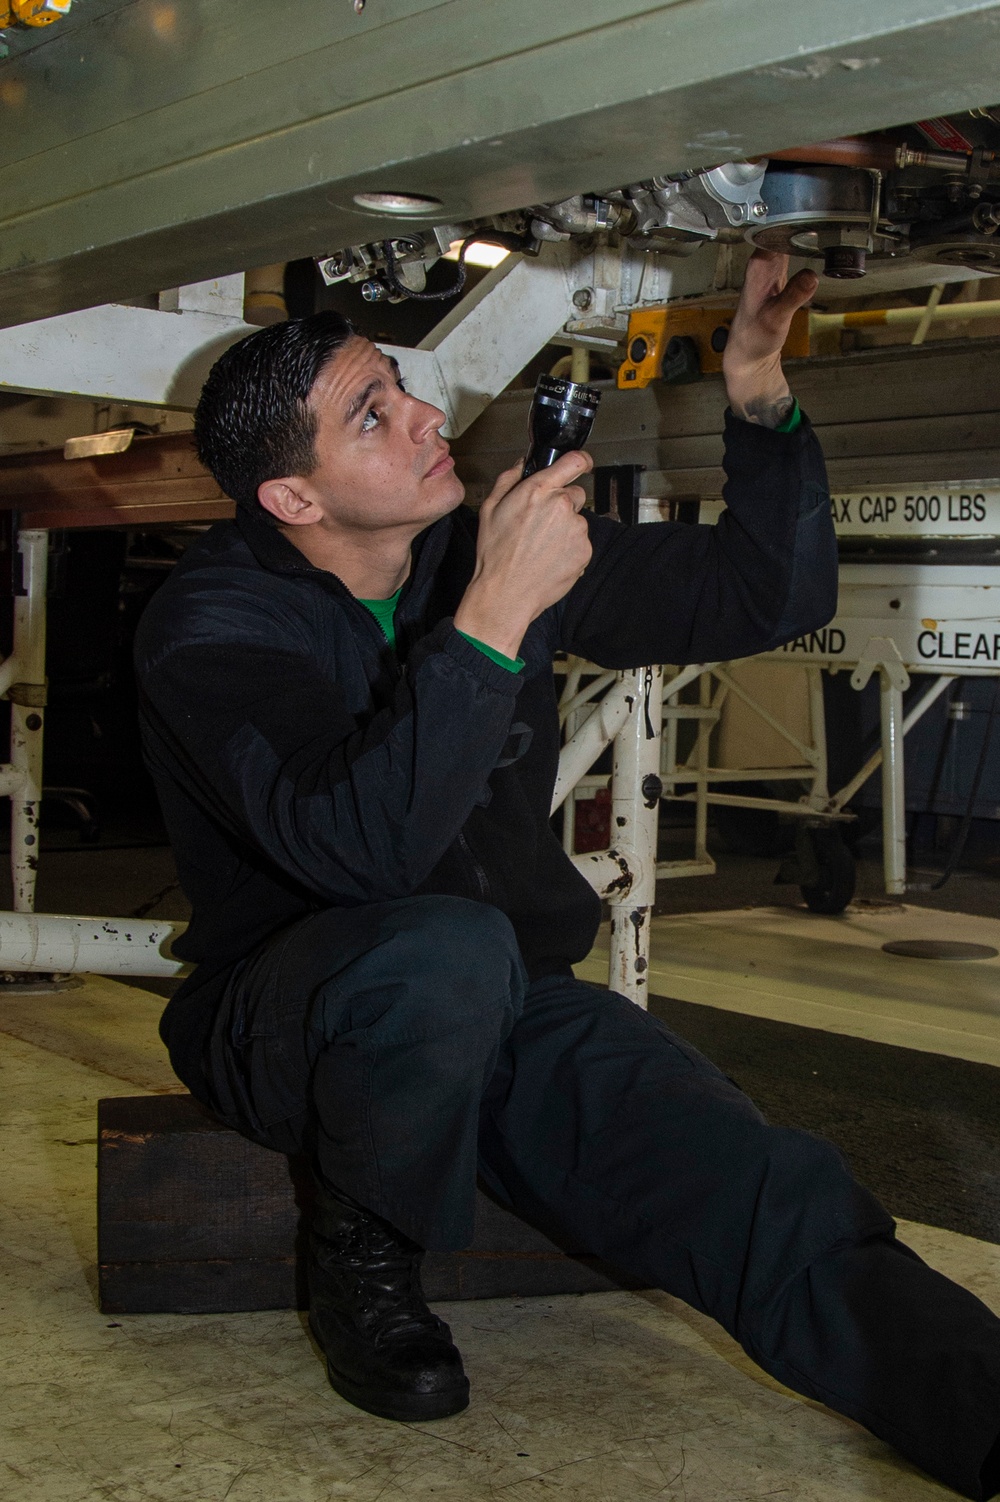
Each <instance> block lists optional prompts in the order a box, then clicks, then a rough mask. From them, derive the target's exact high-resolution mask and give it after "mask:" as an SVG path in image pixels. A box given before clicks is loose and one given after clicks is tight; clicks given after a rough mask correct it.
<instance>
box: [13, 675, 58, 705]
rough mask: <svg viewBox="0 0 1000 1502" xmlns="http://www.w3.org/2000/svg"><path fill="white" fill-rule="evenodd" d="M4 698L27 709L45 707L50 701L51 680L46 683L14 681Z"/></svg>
mask: <svg viewBox="0 0 1000 1502" xmlns="http://www.w3.org/2000/svg"><path fill="white" fill-rule="evenodd" d="M4 698H6V699H9V700H10V702H11V703H12V704H20V705H21V706H22V707H23V708H25V709H44V708H45V706H46V704H48V702H49V681H48V679H47V678H46V680H45V682H44V683H12V684H11V686H10V688H9V689H8V690H7V692H6V694H5V695H4Z"/></svg>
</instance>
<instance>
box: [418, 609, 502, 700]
mask: <svg viewBox="0 0 1000 1502" xmlns="http://www.w3.org/2000/svg"><path fill="white" fill-rule="evenodd" d="M430 652H444V653H445V654H446V655H447V656H449V657H451V658H452V659H453V660H454V661H455V662H457V663H458V665H459V667H461V668H464V669H465V671H466V672H467V673H470V674H471V675H472V676H473V677H474V678H476V679H478V680H479V682H480V683H481V684H482V685H483V687H484V688H489V689H494V690H496V691H497V692H499V693H502V694H507V695H509V696H511V697H513V696H514V695H516V693H517V691H518V689H519V688H520V686H521V683H522V681H523V675H522V674H521V673H519V672H511V670H510V668H507V667H502V666H501V665H500V663H498V662H494V661H493V660H492V659H491V658H490V657H488V656H487V655H486V653H485V652H484V651H483V650H482V648H481V647H476V646H473V644H472V642H471V641H470V639H469V638H468V637H466V636H463V635H462V633H461V631H459V630H458V628H457V627H456V626H455V624H454V622H453V621H452V620H451V619H447V620H443V621H439V622H438V624H437V625H436V626H435V627H434V630H433V631H431V632H430V633H429V634H428V635H427V636H425V637H424V639H423V641H421V642H420V643H419V645H418V647H417V648H416V649H415V651H414V652H412V653H411V654H410V656H411V660H413V659H414V658H416V659H417V660H418V661H422V660H423V658H424V657H426V656H427V655H428V653H430ZM414 665H416V664H414Z"/></svg>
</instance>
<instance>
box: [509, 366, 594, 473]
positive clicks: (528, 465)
mask: <svg viewBox="0 0 1000 1502" xmlns="http://www.w3.org/2000/svg"><path fill="white" fill-rule="evenodd" d="M600 400H601V393H600V392H599V391H597V390H595V388H594V387H593V386H584V385H582V384H581V383H580V382H579V381H563V380H560V379H559V377H558V376H548V375H543V376H539V377H538V380H537V381H536V383H535V394H534V396H533V397H532V399H531V410H530V411H529V413H528V438H529V440H530V442H529V446H528V457H527V459H525V461H524V471H523V473H522V475H521V478H522V479H527V477H528V475H533V474H534V473H535V472H536V470H539V469H548V467H549V465H550V464H555V462H556V460H557V459H559V458H561V457H562V455H563V454H568V453H569V452H570V451H571V450H572V449H582V448H583V445H584V444H585V443H586V441H587V439H588V438H589V437H590V430H591V428H592V427H593V426H594V418H595V417H596V415H597V406H598V403H599V402H600Z"/></svg>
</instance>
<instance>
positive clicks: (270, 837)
mask: <svg viewBox="0 0 1000 1502" xmlns="http://www.w3.org/2000/svg"><path fill="white" fill-rule="evenodd" d="M725 467H726V473H727V477H728V478H727V484H726V489H725V497H726V501H727V504H728V509H727V510H726V512H725V513H724V514H723V516H722V518H721V520H720V521H719V523H718V525H717V526H715V527H707V526H687V525H682V524H674V523H669V522H662V523H653V524H650V525H643V526H639V527H632V528H628V527H622V526H619V525H618V523H617V522H614V521H611V520H609V519H608V518H606V517H596V516H593V515H590V514H588V525H589V527H590V533H591V541H592V543H593V558H592V560H591V562H590V564H589V566H588V568H587V570H586V573H585V574H584V575H583V577H582V578H581V579H580V580H579V581H578V582H577V583H576V584H575V585H574V586H573V588H572V589H571V590H570V592H569V594H568V595H566V597H565V598H564V599H563V600H561V601H560V602H559V604H557V605H554V606H553V607H552V608H551V609H549V610H547V611H546V612H545V614H544V615H542V616H541V617H539V619H538V620H537V621H535V622H534V624H533V625H532V626H531V628H530V629H529V631H528V634H527V636H526V637H525V640H524V643H523V645H522V647H521V656H522V657H523V658H524V659H525V668H524V670H523V672H522V673H521V674H517V675H515V674H513V673H510V672H508V671H507V670H506V669H505V668H503V667H501V666H498V665H497V664H495V663H493V662H491V661H490V659H489V658H488V657H486V656H485V655H484V654H483V653H482V652H480V651H478V650H477V649H476V648H475V647H474V646H472V645H471V644H470V643H469V642H467V641H466V640H465V639H464V638H463V637H462V636H461V635H460V634H459V633H458V632H457V631H456V630H455V627H454V625H453V624H452V619H451V617H452V615H453V613H454V611H455V609H456V608H457V606H458V603H459V601H460V600H461V598H462V594H463V591H464V590H465V587H466V585H467V584H468V582H469V579H470V578H471V576H472V571H473V566H474V562H475V547H476V517H475V515H474V514H473V513H472V512H471V511H469V510H467V509H466V508H465V507H462V508H460V509H459V510H458V511H456V512H454V513H453V514H452V515H450V516H448V517H445V518H444V519H443V520H441V521H439V522H436V523H435V524H434V525H433V526H431V527H429V528H428V529H427V530H426V531H425V532H424V533H423V534H422V535H421V536H420V537H419V538H418V539H417V541H416V543H415V544H414V561H413V567H412V569H411V573H410V577H409V579H408V580H407V582H406V584H405V585H404V587H403V592H402V596H401V598H400V601H399V606H398V608H397V613H396V628H397V650H396V652H393V651H392V650H391V649H390V648H389V646H388V643H387V642H386V640H385V638H384V636H383V635H382V632H381V630H380V629H379V627H378V625H377V623H376V621H375V619H374V617H373V616H372V615H371V614H370V612H369V611H368V610H366V609H365V607H364V606H363V605H361V604H359V603H358V601H357V600H356V599H355V598H354V597H353V596H352V595H351V594H350V592H349V591H348V590H347V589H346V587H345V586H344V585H343V584H342V583H341V581H340V580H339V579H338V578H336V577H335V576H334V575H333V574H330V573H327V572H324V571H322V570H319V569H316V568H314V567H313V566H312V565H311V564H309V563H308V562H307V561H306V559H305V558H304V557H303V555H302V554H301V553H300V552H299V551H298V549H296V548H295V547H294V546H293V545H292V544H291V543H290V542H288V541H287V540H286V539H285V538H284V537H283V536H282V535H281V533H280V532H278V531H277V530H276V529H275V528H273V527H271V526H270V525H269V524H268V523H267V521H265V520H264V519H257V518H254V517H252V516H246V517H244V516H242V515H241V517H240V518H239V520H238V521H236V522H223V523H220V524H219V525H217V526H215V527H213V528H212V529H211V530H210V531H209V532H208V534H207V535H206V536H205V537H204V538H203V539H202V540H200V541H199V542H198V543H196V544H195V545H194V546H193V547H192V548H191V549H190V550H189V551H188V552H187V553H186V554H185V556H184V557H183V558H182V560H181V561H180V563H179V564H178V565H177V568H176V569H175V570H174V573H173V575H172V577H171V578H170V579H169V581H168V582H167V583H166V584H165V585H164V586H163V588H162V589H160V590H159V591H158V593H157V594H156V595H155V596H154V598H153V600H152V602H151V604H150V606H149V608H148V609H147V611H146V613H145V615H144V617H143V620H142V622H141V624H140V628H139V633H138V637H137V641H136V665H137V672H138V679H139V685H140V709H141V718H142V728H143V737H144V744H145V749H146V755H147V759H148V763H149V766H150V769H151V771H152V774H153V777H154V779H155V781H156V785H157V789H158V792H159V795H160V800H161V803H162V807H163V813H164V817H165V819H166V822H167V828H168V830H169V833H170V838H171V841H172V843H173V847H174V851H175V854H176V857H177V863H178V870H179V874H180V880H181V884H182V886H183V889H184V891H185V893H186V894H187V896H188V898H189V899H190V901H191V904H192V907H193V917H192V922H191V926H190V928H189V929H188V931H187V933H186V934H185V935H184V937H183V939H182V940H181V941H180V942H179V943H178V944H177V945H176V949H177V952H178V953H179V954H180V955H181V956H182V957H184V958H185V959H189V960H193V961H196V962H197V965H198V968H197V969H196V971H195V973H194V975H193V976H192V977H190V978H189V979H188V980H187V981H186V982H185V983H184V985H183V986H182V987H181V989H180V990H179V991H178V992H177V993H176V995H175V996H174V997H173V999H172V1000H171V1002H170V1005H169V1006H168V1008H167V1010H166V1012H165V1014H164V1019H163V1024H162V1029H161V1030H162V1033H163V1037H164V1039H165V1040H166V1042H167V1043H168V1046H169V1048H170V1053H171V1058H172V1060H173V1063H174V1067H175V1069H176V1070H177V1073H178V1074H179V1076H180V1078H181V1079H182V1080H183V1081H184V1082H185V1084H187V1085H188V1087H189V1088H190V1089H191V1090H192V1091H193V1093H194V1094H196V1095H198V1094H202V1093H203V1092H204V1085H203V1080H202V1076H201V1064H200V1061H201V1057H202V1052H203V1049H204V1045H205V1041H206V1038H207V1034H208V1030H209V1029H210V1027H211V1024H212V1019H213V1010H214V1008H215V1006H216V1004H217V1001H218V998H219V996H220V994H221V991H222V988H223V986H224V985H225V981H226V977H227V974H228V972H229V971H230V970H231V968H232V966H233V965H234V964H235V963H236V962H237V961H238V960H240V959H241V958H242V957H244V956H245V955H247V954H248V953H249V952H250V951H251V950H252V949H254V947H255V946H257V945H259V944H260V943H261V942H262V941H263V940H265V939H266V938H268V936H269V935H271V934H273V933H275V932H276V931H277V930H278V929H280V928H281V927H283V926H284V925H286V924H288V923H291V922H293V921H294V920H296V919H298V918H300V917H302V916H303V915H305V914H306V913H308V912H310V911H315V910H316V909H319V908H322V907H324V906H327V905H336V906H347V907H350V906H354V905H357V904H362V903H371V902H379V901H384V900H388V899H391V898H396V897H404V896H407V895H409V894H411V893H419V892H427V893H448V894H452V895H457V896H462V897H469V898H473V899H475V900H478V901H482V902H490V903H493V904H494V905H495V906H497V907H499V908H500V909H501V910H502V911H503V912H505V913H506V914H507V915H508V917H509V918H510V919H511V922H512V923H513V925H514V929H515V931H516V933H517V936H518V940H519V942H520V945H521V951H522V954H523V956H524V960H525V963H526V965H527V968H528V971H529V973H530V974H531V975H533V976H534V975H541V974H544V973H546V972H552V971H559V970H564V969H566V967H567V966H568V965H570V964H571V963H573V962H575V961H576V960H579V959H581V958H582V957H583V956H584V955H585V954H586V953H587V952H588V950H589V949H590V947H591V944H592V943H593V939H594V935H595V931H596V928H597V924H598V920H599V916H600V904H599V902H598V899H597V897H596V896H595V895H594V893H593V891H592V890H591V888H590V887H589V886H588V884H587V883H586V882H585V881H584V879H583V878H582V877H581V876H580V875H579V874H578V872H577V871H576V869H575V867H574V866H573V865H572V864H571V862H570V861H569V860H568V859H567V857H566V856H565V855H564V854H563V851H562V848H561V845H560V842H559V840H558V839H557V838H556V836H555V835H554V833H553V832H552V829H551V828H550V824H549V804H550V799H551V796H552V788H553V783H554V781H555V776H556V769H557V763H558V757H559V724H558V714H557V706H556V696H555V689H554V682H553V675H552V659H553V654H554V653H555V652H557V651H558V650H560V649H562V650H564V651H568V652H573V653H576V654H578V655H580V656H582V657H585V658H587V659H589V660H590V661H592V662H595V663H599V664H601V665H602V666H604V667H607V668H624V667H636V666H640V665H644V664H647V663H661V662H662V663H678V664H679V663H687V662H700V661H715V660H719V659H723V660H724V659H727V658H732V657H746V656H748V655H750V654H752V653H755V652H761V651H765V650H767V649H769V648H772V647H775V646H777V645H779V644H780V643H781V642H784V641H787V640H789V639H790V638H792V637H795V636H799V635H801V634H803V633H804V632H807V631H812V630H815V629H816V628H817V627H819V626H821V625H823V624H825V623H826V621H828V620H829V619H830V617H831V615H832V614H833V612H834V609H835V606H836V594H837V558H836V546H835V540H834V534H833V527H832V523H831V517H830V504H829V498H828V495H827V489H826V475H825V470H824V465H823V457H822V454H821V452H820V448H819V445H818V443H817V441H816V438H815V436H814V434H813V433H812V430H811V428H810V427H809V424H808V422H806V421H803V424H802V426H801V427H800V428H799V430H798V431H797V432H795V433H792V434H779V433H773V432H770V431H768V430H767V429H764V428H761V427H757V426H754V425H751V424H749V423H746V422H741V421H739V420H738V419H736V418H734V417H732V415H729V416H728V417H727V422H726V454H725Z"/></svg>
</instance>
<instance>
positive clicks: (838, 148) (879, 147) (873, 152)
mask: <svg viewBox="0 0 1000 1502" xmlns="http://www.w3.org/2000/svg"><path fill="white" fill-rule="evenodd" d="M897 150H898V148H897V146H896V143H895V141H877V140H875V141H873V140H862V139H861V138H860V137H858V136H844V137H843V138H842V139H841V140H839V141H818V142H817V143H816V145H815V146H789V147H787V148H786V149H785V150H784V151H769V152H768V153H767V155H768V157H769V158H770V160H771V161H772V162H819V163H822V164H824V165H828V166H831V167H865V168H868V169H872V168H874V169H875V170H876V171H878V172H891V171H892V170H893V168H894V167H895V165H896V152H897Z"/></svg>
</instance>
